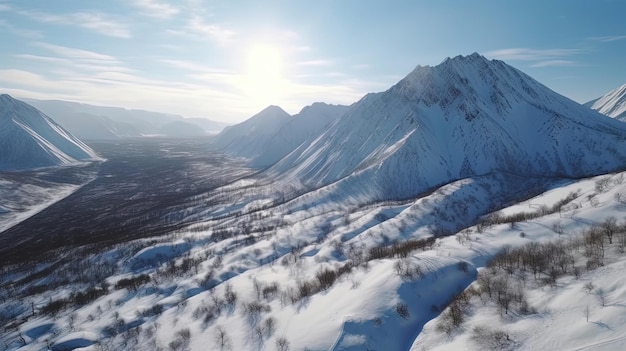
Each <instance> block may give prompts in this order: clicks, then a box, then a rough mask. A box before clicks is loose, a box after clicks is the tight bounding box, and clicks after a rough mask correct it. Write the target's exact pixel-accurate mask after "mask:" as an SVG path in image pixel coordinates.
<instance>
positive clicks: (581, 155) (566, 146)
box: [270, 54, 626, 198]
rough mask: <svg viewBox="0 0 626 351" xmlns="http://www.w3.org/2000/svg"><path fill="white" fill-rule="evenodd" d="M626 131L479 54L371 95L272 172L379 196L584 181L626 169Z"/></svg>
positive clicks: (430, 69)
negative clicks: (519, 179)
mask: <svg viewBox="0 0 626 351" xmlns="http://www.w3.org/2000/svg"><path fill="white" fill-rule="evenodd" d="M625 135H626V126H624V125H623V124H622V123H620V122H619V121H616V120H613V119H610V118H607V117H606V116H603V115H601V114H599V113H596V112H594V111H590V110H589V109H588V108H585V107H583V106H581V105H579V104H578V103H576V102H574V101H571V100H569V99H567V98H565V97H563V96H561V95H558V94H557V93H555V92H553V91H551V90H549V89H548V88H546V87H545V86H543V85H541V84H540V83H538V82H537V81H535V80H534V79H532V78H530V77H529V76H527V75H525V74H524V73H522V72H520V71H518V70H516V69H514V68H512V67H510V66H508V65H506V64H505V63H503V62H501V61H497V60H493V61H489V60H487V59H485V58H484V57H482V56H480V55H478V54H472V55H470V56H458V57H455V58H452V59H450V58H448V59H446V60H444V61H443V62H442V63H441V64H439V65H438V66H435V67H430V66H418V67H417V68H416V69H415V70H414V71H413V72H411V73H410V74H409V75H408V76H407V77H406V78H404V79H402V80H401V81H400V82H399V83H397V84H396V85H395V86H393V87H391V88H390V89H389V90H387V91H385V92H383V93H377V94H369V95H367V96H365V97H364V98H363V99H361V101H359V102H358V103H356V104H354V105H353V106H352V107H351V108H350V110H349V111H348V112H347V113H346V114H345V115H344V116H343V117H342V118H341V119H340V120H339V121H337V122H336V123H335V124H334V125H333V126H332V128H329V129H328V130H326V131H325V132H324V133H323V134H322V135H320V136H319V137H318V138H317V139H315V140H313V141H312V142H310V143H309V144H308V145H302V146H301V147H299V148H298V149H297V150H295V151H294V152H293V153H291V154H290V155H288V156H287V157H285V158H284V159H282V160H281V161H280V162H279V163H277V164H276V165H275V166H273V167H272V168H271V169H270V173H271V174H274V175H283V176H284V175H285V174H287V178H289V179H292V180H295V181H300V182H302V183H303V184H304V185H306V186H308V187H310V188H318V187H320V186H322V185H325V184H330V183H333V182H336V181H339V180H340V182H341V183H346V182H354V181H358V180H357V179H362V180H363V181H367V187H368V189H369V190H370V191H371V192H376V191H378V192H381V193H382V196H384V197H385V198H406V197H410V196H414V195H416V194H419V193H420V192H423V191H425V190H427V189H430V188H432V187H433V186H436V185H440V184H444V183H447V182H449V181H452V180H456V179H461V178H464V177H468V176H472V175H481V174H488V173H492V172H509V173H514V174H518V175H529V176H531V175H532V176H535V175H542V176H557V175H558V176H569V177H580V176H585V175H593V174H598V173H602V172H607V171H610V170H615V169H619V168H623V167H624V165H626V139H625V137H624V136H625ZM399 181H401V182H402V184H401V185H400V184H398V182H399ZM362 184H365V183H362ZM346 186H347V187H349V185H346Z"/></svg>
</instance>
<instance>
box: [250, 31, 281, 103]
mask: <svg viewBox="0 0 626 351" xmlns="http://www.w3.org/2000/svg"><path fill="white" fill-rule="evenodd" d="M284 70H285V63H284V57H283V53H282V51H281V50H280V48H278V47H277V46H274V45H270V44H264V43H263V44H261V43H257V44H253V45H252V46H251V47H250V49H249V50H248V52H247V57H246V67H245V71H244V75H243V88H244V91H245V93H246V95H247V96H248V98H249V99H251V102H252V103H253V104H254V105H255V106H267V105H272V104H274V105H277V104H279V103H280V100H281V99H283V98H284V97H285V95H286V94H287V92H288V89H287V80H286V78H285V72H284Z"/></svg>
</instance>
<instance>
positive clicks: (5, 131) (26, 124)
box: [0, 94, 98, 170]
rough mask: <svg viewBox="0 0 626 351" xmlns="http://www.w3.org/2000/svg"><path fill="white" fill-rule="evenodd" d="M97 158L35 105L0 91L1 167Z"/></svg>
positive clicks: (61, 163) (26, 166) (24, 167)
mask: <svg viewBox="0 0 626 351" xmlns="http://www.w3.org/2000/svg"><path fill="white" fill-rule="evenodd" d="M97 159H98V156H97V155H96V153H95V152H94V151H93V150H92V149H91V148H89V146H87V145H85V144H84V143H83V142H82V141H80V140H78V139H77V138H76V137H74V136H73V135H71V134H70V133H69V132H67V131H66V130H65V129H63V128H62V127H61V126H59V125H58V124H57V123H55V122H54V121H53V120H52V119H50V118H49V117H48V116H46V115H44V114H43V113H41V112H40V111H39V110H37V109H36V108H34V107H32V106H30V105H28V104H27V103H25V102H22V101H19V100H16V99H13V98H12V97H10V96H9V95H6V94H3V95H0V170H16V169H29V168H37V167H47V166H60V165H69V164H74V163H77V162H80V161H85V160H97Z"/></svg>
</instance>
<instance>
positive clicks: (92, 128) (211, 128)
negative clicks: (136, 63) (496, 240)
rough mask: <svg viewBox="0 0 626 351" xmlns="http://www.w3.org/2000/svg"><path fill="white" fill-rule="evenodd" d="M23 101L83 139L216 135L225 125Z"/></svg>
mask: <svg viewBox="0 0 626 351" xmlns="http://www.w3.org/2000/svg"><path fill="white" fill-rule="evenodd" d="M24 100H25V101H26V102H28V103H29V104H31V105H33V106H35V107H36V108H38V109H40V110H41V111H43V112H44V113H45V114H47V115H48V116H50V117H52V118H53V119H54V120H55V121H56V122H57V123H59V124H60V125H62V126H63V127H64V128H66V129H67V130H68V131H70V132H71V133H72V134H74V135H76V136H77V137H79V138H81V139H118V138H125V137H141V136H144V135H163V136H170V137H189V136H197V135H204V134H214V133H217V132H219V131H221V130H222V129H223V128H224V127H225V126H226V124H224V123H221V122H216V121H211V120H209V119H204V118H184V117H182V116H178V115H172V114H167V113H160V112H151V111H143V110H128V109H125V108H121V107H110V106H95V105H89V104H83V103H76V102H70V101H60V100H35V99H24ZM178 122H181V123H178ZM172 123H173V124H172Z"/></svg>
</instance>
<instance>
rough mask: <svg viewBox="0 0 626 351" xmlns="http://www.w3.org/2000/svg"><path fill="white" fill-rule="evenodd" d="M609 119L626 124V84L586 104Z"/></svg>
mask: <svg viewBox="0 0 626 351" xmlns="http://www.w3.org/2000/svg"><path fill="white" fill-rule="evenodd" d="M585 106H589V107H590V108H592V109H594V110H596V111H598V112H600V113H603V114H605V115H607V116H609V117H612V118H615V119H618V120H620V121H624V122H626V84H624V85H622V86H621V87H619V88H616V89H614V90H611V91H610V92H609V93H608V94H606V95H604V96H602V97H599V98H597V99H595V100H591V101H589V102H587V103H586V104H585Z"/></svg>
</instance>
